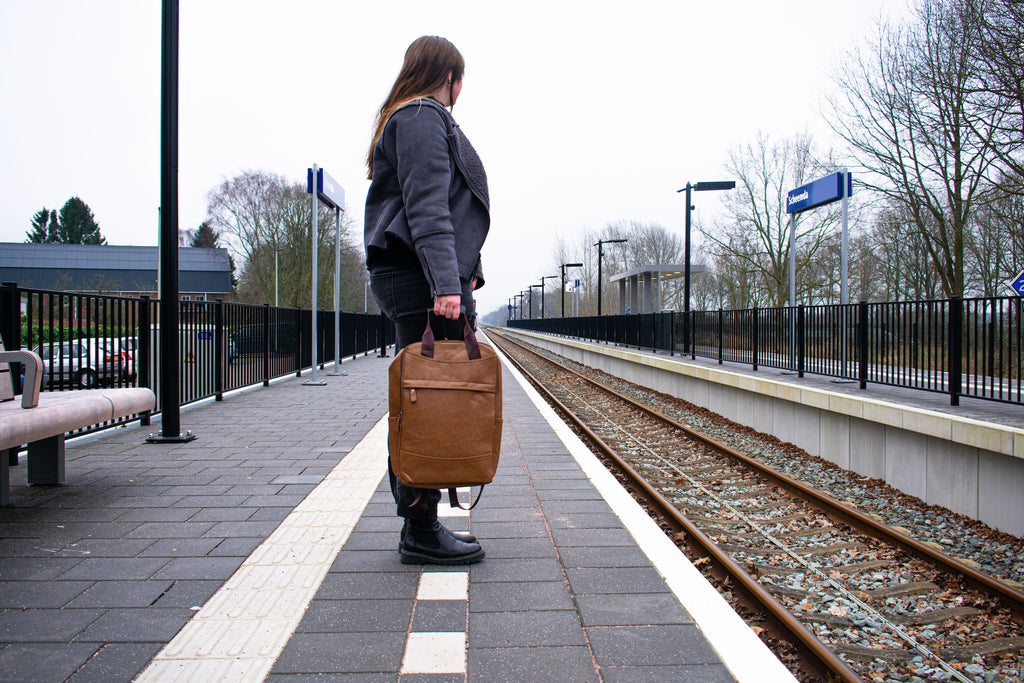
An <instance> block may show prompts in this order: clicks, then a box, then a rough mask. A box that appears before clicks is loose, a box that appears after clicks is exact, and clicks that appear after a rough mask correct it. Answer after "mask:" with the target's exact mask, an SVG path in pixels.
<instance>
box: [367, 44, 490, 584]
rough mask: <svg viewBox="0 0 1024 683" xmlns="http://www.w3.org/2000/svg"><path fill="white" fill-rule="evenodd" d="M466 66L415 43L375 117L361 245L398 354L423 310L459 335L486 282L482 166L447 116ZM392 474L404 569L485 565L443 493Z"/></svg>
mask: <svg viewBox="0 0 1024 683" xmlns="http://www.w3.org/2000/svg"><path fill="white" fill-rule="evenodd" d="M464 69H465V63H464V61H463V58H462V55H461V54H460V53H459V51H458V50H457V49H456V48H455V46H454V45H452V44H451V43H450V42H448V41H447V40H445V39H444V38H439V37H436V36H424V37H422V38H417V39H416V40H415V41H413V43H412V45H410V46H409V49H408V50H407V51H406V53H405V62H404V63H403V65H402V69H401V71H400V72H399V74H398V78H397V79H396V80H395V83H394V85H392V87H391V92H390V93H389V94H388V96H387V99H386V100H385V101H384V104H383V105H381V108H380V111H379V112H378V114H377V121H376V130H375V132H374V136H373V142H372V143H371V144H370V152H369V155H368V157H367V167H368V169H369V176H368V177H369V179H370V181H371V182H370V189H369V191H368V192H367V195H366V215H365V218H364V223H363V225H364V234H363V241H364V245H365V247H366V267H367V269H368V270H369V271H370V288H371V290H372V291H373V297H374V299H376V301H377V304H378V305H379V306H380V309H381V311H383V312H384V314H385V315H386V316H387V317H388V318H390V319H391V320H393V321H394V322H395V331H396V343H395V347H396V348H395V350H396V352H397V351H398V350H399V349H401V348H403V347H405V346H408V345H409V344H411V343H413V342H415V341H418V340H419V339H420V338H421V337H422V336H423V330H424V329H425V328H426V325H427V318H428V309H432V310H433V312H434V313H435V314H436V315H435V316H433V317H431V320H430V324H431V326H432V327H433V330H434V336H435V337H437V338H448V339H462V338H463V337H462V325H461V322H460V321H459V315H460V313H461V312H464V313H465V314H466V317H467V318H468V319H469V322H470V324H471V325H473V326H474V328H475V324H476V308H475V307H476V302H475V301H474V300H473V290H474V289H477V288H478V287H481V286H482V285H483V283H484V278H483V271H482V270H481V267H480V249H481V247H483V243H484V239H486V237H487V231H488V228H489V227H490V212H489V199H488V193H487V176H486V174H485V173H484V168H483V164H482V163H481V162H480V157H479V156H477V153H476V150H474V149H473V146H472V145H471V144H469V140H468V139H467V138H466V136H465V135H464V134H463V133H462V130H461V129H460V128H459V126H458V124H456V123H455V119H453V118H452V115H451V113H450V111H449V109H450V108H451V107H453V105H454V104H455V101H456V100H457V99H458V98H459V94H460V93H461V92H462V76H463V71H464ZM451 429H452V430H457V429H459V425H457V424H456V425H451ZM389 477H390V480H391V491H392V493H393V494H394V496H395V501H396V503H397V504H398V515H399V516H400V517H403V518H404V519H405V523H404V525H403V527H402V535H401V540H400V542H399V552H400V554H401V559H402V562H403V563H406V564H426V563H430V564H471V563H473V562H478V561H480V560H481V559H483V557H484V551H483V550H482V549H481V548H480V544H479V543H477V542H476V538H475V537H474V536H472V535H471V534H465V533H457V532H452V531H449V530H448V529H446V528H445V527H444V526H442V525H441V523H440V522H439V521H438V519H437V504H438V501H439V500H440V499H441V493H440V491H437V490H431V489H415V488H410V487H407V486H404V485H403V484H402V483H401V482H400V481H398V479H397V478H396V477H395V475H394V473H393V472H390V471H389Z"/></svg>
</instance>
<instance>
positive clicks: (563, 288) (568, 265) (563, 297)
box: [562, 263, 583, 318]
mask: <svg viewBox="0 0 1024 683" xmlns="http://www.w3.org/2000/svg"><path fill="white" fill-rule="evenodd" d="M582 267H583V264H582V263H563V264H562V317H563V318H564V317H565V269H566V268H582Z"/></svg>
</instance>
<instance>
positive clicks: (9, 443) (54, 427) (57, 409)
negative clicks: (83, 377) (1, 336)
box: [0, 341, 156, 505]
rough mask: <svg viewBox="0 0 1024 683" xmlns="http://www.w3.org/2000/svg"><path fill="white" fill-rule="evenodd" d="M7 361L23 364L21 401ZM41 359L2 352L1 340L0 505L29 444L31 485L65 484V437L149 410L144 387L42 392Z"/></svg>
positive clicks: (153, 398)
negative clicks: (14, 467)
mask: <svg viewBox="0 0 1024 683" xmlns="http://www.w3.org/2000/svg"><path fill="white" fill-rule="evenodd" d="M10 363H21V364H22V365H23V366H24V368H25V381H24V392H23V393H22V394H21V400H20V401H19V400H17V399H16V397H15V395H14V388H13V384H12V382H11V370H10V365H9V364H10ZM42 378H43V362H42V360H41V359H40V358H39V356H38V355H36V354H35V353H33V352H32V351H5V350H4V347H3V342H2V341H0V505H7V504H8V503H9V502H10V473H9V467H10V465H12V464H15V465H16V464H17V462H18V451H19V450H20V449H21V446H22V445H23V444H28V457H27V458H26V461H27V469H28V471H27V473H26V474H27V477H28V483H29V484H63V483H64V436H65V434H67V433H68V432H72V431H75V430H77V429H83V428H85V427H89V426H91V425H96V424H100V423H103V422H108V421H111V420H117V419H120V418H123V417H128V416H129V415H136V414H139V413H144V412H146V411H150V410H153V408H154V406H155V405H156V396H155V395H154V394H153V392H152V390H150V389H147V388H139V389H135V388H127V389H82V390H77V391H55V392H43V393H40V391H39V388H40V384H41V382H42Z"/></svg>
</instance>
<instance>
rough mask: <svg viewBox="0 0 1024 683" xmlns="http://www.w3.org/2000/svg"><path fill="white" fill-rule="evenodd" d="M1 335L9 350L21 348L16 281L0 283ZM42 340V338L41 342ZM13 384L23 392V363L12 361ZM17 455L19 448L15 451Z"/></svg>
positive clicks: (15, 388)
mask: <svg viewBox="0 0 1024 683" xmlns="http://www.w3.org/2000/svg"><path fill="white" fill-rule="evenodd" d="M0 336H2V337H3V342H4V348H5V349H7V350H8V351H19V350H20V349H21V293H20V292H19V291H18V285H17V284H16V283H14V282H4V283H3V284H2V285H0ZM41 341H42V340H41V339H40V342H41ZM10 374H11V385H12V387H13V388H14V393H15V394H20V393H21V363H11V373H10ZM14 453H15V457H17V449H15V451H14Z"/></svg>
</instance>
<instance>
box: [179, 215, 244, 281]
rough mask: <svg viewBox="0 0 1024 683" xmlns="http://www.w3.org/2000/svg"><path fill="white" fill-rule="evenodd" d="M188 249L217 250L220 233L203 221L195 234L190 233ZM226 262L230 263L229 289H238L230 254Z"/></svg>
mask: <svg viewBox="0 0 1024 683" xmlns="http://www.w3.org/2000/svg"><path fill="white" fill-rule="evenodd" d="M189 246H190V247H194V248H199V249H219V248H220V233H219V232H217V231H216V230H214V229H213V226H212V225H210V224H209V223H208V222H206V221H203V222H202V223H200V224H199V227H198V228H196V230H195V232H193V233H192V240H191V241H190V242H189ZM228 261H230V263H231V287H232V288H233V289H234V288H237V287H238V278H237V277H235V257H234V256H232V255H231V254H230V253H229V254H228Z"/></svg>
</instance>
